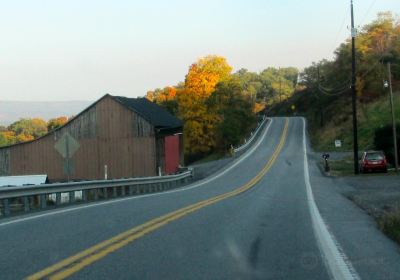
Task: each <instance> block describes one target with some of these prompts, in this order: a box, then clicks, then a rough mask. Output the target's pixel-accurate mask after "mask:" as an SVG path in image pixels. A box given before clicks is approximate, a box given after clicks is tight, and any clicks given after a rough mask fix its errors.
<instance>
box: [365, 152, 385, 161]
mask: <svg viewBox="0 0 400 280" xmlns="http://www.w3.org/2000/svg"><path fill="white" fill-rule="evenodd" d="M366 159H367V160H383V155H382V153H368V154H367V156H366Z"/></svg>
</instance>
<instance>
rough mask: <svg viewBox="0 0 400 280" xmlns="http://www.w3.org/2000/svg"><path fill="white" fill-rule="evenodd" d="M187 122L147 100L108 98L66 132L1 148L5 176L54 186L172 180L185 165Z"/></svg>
mask: <svg viewBox="0 0 400 280" xmlns="http://www.w3.org/2000/svg"><path fill="white" fill-rule="evenodd" d="M182 129H183V125H182V122H181V121H180V120H179V119H177V118H176V117H174V116H173V115H171V114H170V113H169V112H168V111H166V110H165V109H163V108H161V107H160V106H158V105H157V104H155V103H152V102H150V101H149V100H147V99H145V98H126V97H120V96H111V95H109V94H106V95H105V96H103V97H102V98H100V99H99V100H98V101H96V102H95V103H93V104H92V105H91V106H89V107H88V108H87V109H85V110H84V111H82V112H81V113H79V114H78V115H77V116H76V117H74V118H73V119H71V120H70V121H69V122H68V123H67V124H65V125H64V126H62V127H60V128H58V129H56V130H54V131H51V132H49V133H48V134H47V135H45V136H43V137H41V138H39V139H36V140H33V141H30V142H25V143H20V144H16V145H11V146H7V147H2V148H0V176H10V175H32V174H47V175H48V178H49V180H50V181H65V180H67V179H68V178H69V179H72V180H93V179H104V177H105V173H107V177H108V178H127V177H139V176H155V175H158V174H159V173H162V174H170V173H174V172H176V171H177V169H178V167H179V165H183V143H182V139H183V137H182Z"/></svg>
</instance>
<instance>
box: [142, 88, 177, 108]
mask: <svg viewBox="0 0 400 280" xmlns="http://www.w3.org/2000/svg"><path fill="white" fill-rule="evenodd" d="M179 90H180V89H179V87H178V86H176V87H171V86H168V87H165V88H163V89H159V88H157V89H155V90H154V91H148V92H147V94H146V96H145V97H146V98H147V99H148V100H150V101H152V102H155V103H157V104H158V105H160V106H161V107H163V108H164V109H166V110H168V111H169V112H170V113H172V114H173V115H176V114H177V112H178V103H177V100H176V95H177V91H179Z"/></svg>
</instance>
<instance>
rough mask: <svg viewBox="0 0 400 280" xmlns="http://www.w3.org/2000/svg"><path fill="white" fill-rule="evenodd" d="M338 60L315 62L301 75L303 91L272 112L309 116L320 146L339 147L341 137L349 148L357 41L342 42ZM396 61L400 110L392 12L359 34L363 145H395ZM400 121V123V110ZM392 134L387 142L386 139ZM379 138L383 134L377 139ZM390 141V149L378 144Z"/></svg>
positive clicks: (399, 56)
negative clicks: (353, 54) (336, 144)
mask: <svg viewBox="0 0 400 280" xmlns="http://www.w3.org/2000/svg"><path fill="white" fill-rule="evenodd" d="M334 54H335V56H334V58H333V59H332V60H325V59H324V60H321V61H318V62H316V63H313V64H312V65H311V66H309V67H307V68H305V69H304V70H303V71H302V72H301V73H300V79H299V87H298V91H297V92H295V93H294V94H293V96H292V97H291V98H290V99H289V100H287V101H285V102H282V103H280V104H275V106H273V107H272V108H271V109H270V110H269V113H270V114H273V115H290V114H293V113H294V114H298V115H303V116H306V117H307V119H308V124H309V128H310V132H311V136H312V141H313V144H314V147H315V148H316V149H320V150H328V149H331V148H333V143H334V140H335V139H341V140H343V147H344V149H351V148H352V145H353V139H352V106H351V88H350V86H351V74H352V71H351V39H350V38H349V39H348V40H346V41H345V42H343V43H342V44H340V45H339V46H338V48H337V49H336V50H335V53H334ZM389 62H390V64H391V67H392V69H391V74H392V86H393V92H394V101H395V111H397V112H398V110H399V107H398V105H396V104H399V103H398V101H396V100H398V98H399V96H398V92H399V89H400V21H399V18H398V17H396V16H394V15H393V14H392V13H390V12H384V13H379V14H378V16H377V18H376V19H375V20H373V21H372V22H371V23H369V24H366V25H365V26H363V27H362V28H361V29H360V30H359V32H358V34H357V37H356V92H357V102H358V106H357V107H358V136H359V146H360V149H383V150H385V152H387V155H390V154H391V153H392V151H389V150H388V149H389V148H388V147H390V149H392V147H393V140H392V134H391V133H381V132H380V130H382V129H383V131H385V132H387V131H391V130H390V128H391V110H390V103H389V89H388V88H387V87H385V82H386V81H388V78H389V73H388V63H389ZM396 114H397V121H399V116H400V115H399V114H398V113H396ZM382 135H386V137H387V141H383V140H382ZM377 136H379V137H378V138H377ZM374 138H375V139H379V141H378V142H380V143H383V142H385V143H389V144H387V146H386V148H385V149H384V148H383V147H381V146H379V145H377V142H376V141H375V143H374Z"/></svg>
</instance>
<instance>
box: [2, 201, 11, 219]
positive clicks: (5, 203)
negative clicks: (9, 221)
mask: <svg viewBox="0 0 400 280" xmlns="http://www.w3.org/2000/svg"><path fill="white" fill-rule="evenodd" d="M3 213H4V216H9V215H10V204H9V201H8V198H4V199H3Z"/></svg>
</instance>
